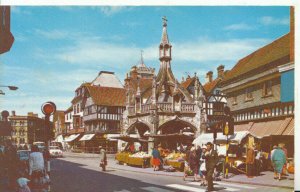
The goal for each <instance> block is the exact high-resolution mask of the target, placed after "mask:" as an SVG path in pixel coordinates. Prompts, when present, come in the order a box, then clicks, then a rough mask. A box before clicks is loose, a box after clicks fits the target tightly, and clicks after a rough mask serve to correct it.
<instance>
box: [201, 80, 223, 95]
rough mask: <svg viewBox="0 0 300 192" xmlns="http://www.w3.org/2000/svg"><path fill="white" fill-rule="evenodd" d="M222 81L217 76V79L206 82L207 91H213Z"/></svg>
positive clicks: (205, 88)
mask: <svg viewBox="0 0 300 192" xmlns="http://www.w3.org/2000/svg"><path fill="white" fill-rule="evenodd" d="M220 81H221V79H220V78H217V79H215V80H213V81H212V82H208V83H205V84H204V86H203V88H204V90H205V91H206V92H207V93H211V92H212V91H213V89H214V88H215V87H216V86H217V85H218V83H219V82H220Z"/></svg>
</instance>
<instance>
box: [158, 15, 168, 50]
mask: <svg viewBox="0 0 300 192" xmlns="http://www.w3.org/2000/svg"><path fill="white" fill-rule="evenodd" d="M162 19H163V32H162V37H161V42H160V43H161V44H163V45H165V44H169V38H168V33H167V21H168V20H167V17H166V16H164V17H163V18H162Z"/></svg>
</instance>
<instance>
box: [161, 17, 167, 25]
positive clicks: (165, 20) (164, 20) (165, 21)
mask: <svg viewBox="0 0 300 192" xmlns="http://www.w3.org/2000/svg"><path fill="white" fill-rule="evenodd" d="M162 20H163V26H164V27H166V26H167V21H168V20H167V17H166V16H163V18H162Z"/></svg>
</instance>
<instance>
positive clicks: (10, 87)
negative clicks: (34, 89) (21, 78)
mask: <svg viewBox="0 0 300 192" xmlns="http://www.w3.org/2000/svg"><path fill="white" fill-rule="evenodd" d="M0 87H7V88H8V89H9V90H11V91H15V90H17V89H18V87H16V86H12V85H0ZM0 95H5V93H4V92H3V91H2V90H0Z"/></svg>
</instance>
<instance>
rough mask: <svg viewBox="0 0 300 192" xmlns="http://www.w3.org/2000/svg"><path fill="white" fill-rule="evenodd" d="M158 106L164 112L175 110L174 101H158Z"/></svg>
mask: <svg viewBox="0 0 300 192" xmlns="http://www.w3.org/2000/svg"><path fill="white" fill-rule="evenodd" d="M157 108H158V110H159V111H162V112H172V111H173V105H172V103H158V104H157Z"/></svg>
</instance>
